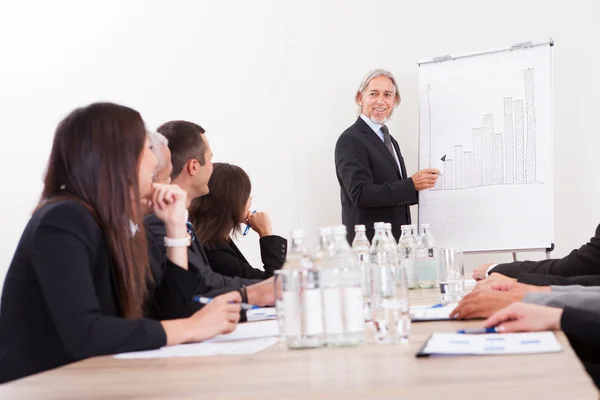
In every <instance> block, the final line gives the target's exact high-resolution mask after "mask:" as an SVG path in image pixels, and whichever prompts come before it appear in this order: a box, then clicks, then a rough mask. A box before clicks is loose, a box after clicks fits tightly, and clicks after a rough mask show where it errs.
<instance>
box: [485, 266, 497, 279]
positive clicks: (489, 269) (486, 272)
mask: <svg viewBox="0 0 600 400" xmlns="http://www.w3.org/2000/svg"><path fill="white" fill-rule="evenodd" d="M497 266H498V264H492V265H490V267H489V268H488V269H487V271H485V276H486V278H487V277H488V276H490V271H491V270H493V269H494V268H496V267H497Z"/></svg>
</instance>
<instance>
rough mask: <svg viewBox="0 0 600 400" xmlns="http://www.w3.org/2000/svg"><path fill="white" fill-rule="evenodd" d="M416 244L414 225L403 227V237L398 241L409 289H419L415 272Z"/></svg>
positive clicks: (400, 257) (399, 253)
mask: <svg viewBox="0 0 600 400" xmlns="http://www.w3.org/2000/svg"><path fill="white" fill-rule="evenodd" d="M415 253H416V243H415V240H414V238H413V235H412V225H404V226H402V235H401V236H400V240H399V241H398V257H399V259H400V264H401V265H402V266H403V267H404V271H405V273H406V279H407V282H408V288H409V289H415V288H417V287H418V281H417V276H416V271H415V256H416V254H415Z"/></svg>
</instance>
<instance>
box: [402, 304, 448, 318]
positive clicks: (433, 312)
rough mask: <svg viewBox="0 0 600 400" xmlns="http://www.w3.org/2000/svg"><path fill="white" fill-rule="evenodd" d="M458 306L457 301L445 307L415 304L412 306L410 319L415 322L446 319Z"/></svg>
mask: <svg viewBox="0 0 600 400" xmlns="http://www.w3.org/2000/svg"><path fill="white" fill-rule="evenodd" d="M456 306H457V303H450V304H448V305H446V306H444V307H439V308H432V307H431V306H413V307H411V308H410V319H411V320H412V321H413V322H424V321H446V320H449V319H453V318H450V313H451V312H452V310H454V309H455V308H456Z"/></svg>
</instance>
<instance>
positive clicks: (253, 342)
mask: <svg viewBox="0 0 600 400" xmlns="http://www.w3.org/2000/svg"><path fill="white" fill-rule="evenodd" d="M277 341H278V339H277V338H261V339H249V340H241V341H234V342H221V343H206V342H203V343H191V344H180V345H177V346H168V347H161V348H160V349H158V350H149V351H136V352H133V353H122V354H117V355H116V356H115V358H120V359H127V360H136V359H148V358H172V357H207V356H218V355H241V354H254V353H258V352H259V351H262V350H264V349H266V348H267V347H269V346H272V345H274V344H275V343H277Z"/></svg>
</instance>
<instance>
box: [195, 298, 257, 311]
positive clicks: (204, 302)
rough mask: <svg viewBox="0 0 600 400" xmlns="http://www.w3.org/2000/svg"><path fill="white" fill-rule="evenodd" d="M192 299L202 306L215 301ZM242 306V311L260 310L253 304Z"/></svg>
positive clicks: (210, 299)
mask: <svg viewBox="0 0 600 400" xmlns="http://www.w3.org/2000/svg"><path fill="white" fill-rule="evenodd" d="M192 299H193V300H194V301H195V302H196V303H200V304H208V303H210V302H211V301H212V300H213V299H212V298H210V297H203V296H194V297H193V298H192ZM241 305H242V310H256V309H258V308H260V307H259V306H254V305H252V304H246V303H241Z"/></svg>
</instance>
